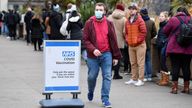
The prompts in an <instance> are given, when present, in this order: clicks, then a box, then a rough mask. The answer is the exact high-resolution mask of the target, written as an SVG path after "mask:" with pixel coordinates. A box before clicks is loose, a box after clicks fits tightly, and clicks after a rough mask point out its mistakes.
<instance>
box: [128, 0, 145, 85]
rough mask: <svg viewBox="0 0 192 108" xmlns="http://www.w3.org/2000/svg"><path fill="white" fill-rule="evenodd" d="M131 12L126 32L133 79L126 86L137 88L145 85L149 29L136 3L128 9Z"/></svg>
mask: <svg viewBox="0 0 192 108" xmlns="http://www.w3.org/2000/svg"><path fill="white" fill-rule="evenodd" d="M128 9H129V12H130V17H129V18H128V20H127V22H126V25H125V29H126V30H125V31H126V41H127V43H128V45H129V57H130V62H131V73H132V76H131V79H130V80H129V81H127V82H125V84H128V85H129V84H134V85H135V86H142V85H144V82H143V79H144V68H145V53H146V43H145V37H146V34H147V29H146V25H145V22H144V21H143V19H142V17H141V15H140V14H139V13H138V8H137V4H136V3H132V4H131V6H129V7H128Z"/></svg>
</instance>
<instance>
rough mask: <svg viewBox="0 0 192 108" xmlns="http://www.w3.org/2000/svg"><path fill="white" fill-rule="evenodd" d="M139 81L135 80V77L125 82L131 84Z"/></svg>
mask: <svg viewBox="0 0 192 108" xmlns="http://www.w3.org/2000/svg"><path fill="white" fill-rule="evenodd" d="M136 83H137V81H134V80H133V79H130V80H129V81H127V82H125V84H127V85H129V84H136Z"/></svg>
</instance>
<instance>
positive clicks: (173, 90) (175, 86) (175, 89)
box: [171, 81, 178, 94]
mask: <svg viewBox="0 0 192 108" xmlns="http://www.w3.org/2000/svg"><path fill="white" fill-rule="evenodd" d="M177 90H178V81H173V85H172V90H171V93H173V94H177Z"/></svg>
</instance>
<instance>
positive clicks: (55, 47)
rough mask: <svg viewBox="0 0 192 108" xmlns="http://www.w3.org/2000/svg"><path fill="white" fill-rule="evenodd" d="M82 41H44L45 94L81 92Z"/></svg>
mask: <svg viewBox="0 0 192 108" xmlns="http://www.w3.org/2000/svg"><path fill="white" fill-rule="evenodd" d="M80 49H81V41H76V40H46V41H44V64H45V88H44V92H45V93H53V92H80V87H79V72H80V63H81V62H80V55H81V50H80Z"/></svg>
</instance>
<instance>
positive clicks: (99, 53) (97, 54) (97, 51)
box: [93, 49, 102, 57]
mask: <svg viewBox="0 0 192 108" xmlns="http://www.w3.org/2000/svg"><path fill="white" fill-rule="evenodd" d="M93 54H94V55H95V56H96V57H98V56H101V55H102V53H101V52H100V51H99V50H98V49H95V50H94V51H93Z"/></svg>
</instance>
